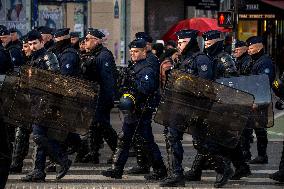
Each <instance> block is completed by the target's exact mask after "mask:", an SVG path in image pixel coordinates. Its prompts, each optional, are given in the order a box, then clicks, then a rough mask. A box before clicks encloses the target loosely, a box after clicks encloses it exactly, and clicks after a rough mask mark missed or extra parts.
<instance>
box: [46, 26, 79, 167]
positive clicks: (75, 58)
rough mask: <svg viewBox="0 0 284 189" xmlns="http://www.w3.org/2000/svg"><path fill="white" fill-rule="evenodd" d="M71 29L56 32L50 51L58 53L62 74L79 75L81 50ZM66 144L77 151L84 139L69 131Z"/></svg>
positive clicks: (51, 165) (53, 165)
mask: <svg viewBox="0 0 284 189" xmlns="http://www.w3.org/2000/svg"><path fill="white" fill-rule="evenodd" d="M69 30H70V29H69V28H62V29H58V30H56V31H55V32H54V36H53V38H54V41H55V43H54V45H53V47H51V49H50V51H52V52H54V53H56V58H57V60H58V63H59V66H60V73H61V74H62V75H67V76H72V77H78V76H79V73H80V56H79V52H78V51H77V50H76V49H74V47H73V45H72V44H71V41H70V35H69ZM43 31H45V30H43ZM41 35H43V34H41ZM45 44H46V43H45ZM66 144H67V146H68V147H70V148H71V151H73V152H75V151H78V150H79V149H80V148H81V144H82V141H81V138H80V136H79V135H78V134H76V133H68V136H67V139H66ZM55 170H56V165H55V164H50V165H49V166H47V168H46V171H49V172H53V171H55Z"/></svg>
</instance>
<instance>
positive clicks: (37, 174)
mask: <svg viewBox="0 0 284 189" xmlns="http://www.w3.org/2000/svg"><path fill="white" fill-rule="evenodd" d="M45 176H46V174H45V173H44V172H43V171H41V170H38V169H35V170H33V171H32V172H30V173H28V174H27V175H26V176H25V177H22V178H21V181H23V182H44V181H45Z"/></svg>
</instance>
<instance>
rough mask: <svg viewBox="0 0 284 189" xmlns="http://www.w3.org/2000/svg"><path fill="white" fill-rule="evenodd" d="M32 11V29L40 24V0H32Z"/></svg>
mask: <svg viewBox="0 0 284 189" xmlns="http://www.w3.org/2000/svg"><path fill="white" fill-rule="evenodd" d="M31 3H32V11H31V14H32V15H31V16H32V19H31V20H32V23H31V25H32V29H34V28H35V27H37V26H38V0H32V2H31Z"/></svg>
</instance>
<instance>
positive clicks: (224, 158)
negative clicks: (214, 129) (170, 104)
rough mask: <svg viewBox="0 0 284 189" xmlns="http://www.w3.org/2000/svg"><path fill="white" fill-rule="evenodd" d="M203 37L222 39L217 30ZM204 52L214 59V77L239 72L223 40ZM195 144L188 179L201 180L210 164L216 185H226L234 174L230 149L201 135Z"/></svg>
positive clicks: (194, 139)
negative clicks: (215, 174) (203, 170)
mask: <svg viewBox="0 0 284 189" xmlns="http://www.w3.org/2000/svg"><path fill="white" fill-rule="evenodd" d="M203 39H204V40H205V41H207V40H216V39H220V32H219V31H216V30H211V31H208V32H205V33H203ZM204 52H205V53H206V54H207V55H209V56H210V57H211V59H212V60H213V72H214V73H213V75H214V76H213V77H214V79H215V78H219V77H229V76H234V75H236V74H237V70H236V67H235V62H234V61H233V59H232V58H231V56H230V55H229V54H227V53H226V52H224V50H223V41H217V42H215V43H214V44H212V45H211V46H209V47H207V48H204ZM200 124H203V123H200ZM201 128H202V127H201ZM193 145H194V147H195V149H196V150H197V155H196V156H195V159H194V161H193V163H192V167H191V170H190V171H189V172H187V173H185V177H186V179H187V180H188V181H200V180H201V174H202V169H203V168H205V165H209V167H211V166H212V168H214V169H215V171H216V172H217V176H216V182H215V184H214V186H215V187H222V186H223V185H225V184H226V183H227V181H228V179H229V178H230V177H231V176H232V174H233V170H232V168H231V167H230V155H228V154H226V153H224V151H226V150H228V149H226V148H223V147H222V146H220V145H219V144H217V143H215V142H214V141H207V139H206V138H202V137H199V136H193ZM218 175H219V176H218ZM220 175H221V176H220Z"/></svg>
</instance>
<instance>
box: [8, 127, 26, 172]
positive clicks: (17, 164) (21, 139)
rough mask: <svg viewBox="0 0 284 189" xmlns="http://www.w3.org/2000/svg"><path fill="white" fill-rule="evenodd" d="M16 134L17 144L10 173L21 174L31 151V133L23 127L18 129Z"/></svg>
mask: <svg viewBox="0 0 284 189" xmlns="http://www.w3.org/2000/svg"><path fill="white" fill-rule="evenodd" d="M15 132H16V133H15V144H14V148H13V154H12V163H11V166H10V173H21V172H22V167H23V161H24V159H25V157H26V156H27V154H28V151H29V138H30V133H31V131H30V130H28V129H26V128H23V127H17V128H16V131H15Z"/></svg>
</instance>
